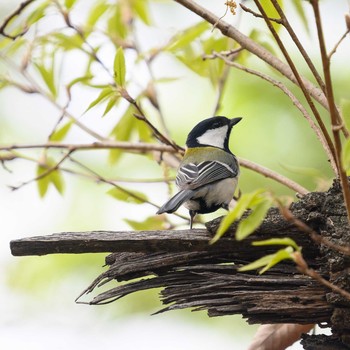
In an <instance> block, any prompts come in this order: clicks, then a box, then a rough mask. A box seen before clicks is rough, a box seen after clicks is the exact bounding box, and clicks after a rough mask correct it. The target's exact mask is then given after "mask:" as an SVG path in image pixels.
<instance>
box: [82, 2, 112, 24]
mask: <svg viewBox="0 0 350 350" xmlns="http://www.w3.org/2000/svg"><path fill="white" fill-rule="evenodd" d="M109 7H110V5H109V4H107V3H106V1H105V0H102V1H97V2H96V5H95V6H93V7H92V8H91V10H90V12H89V15H88V18H87V21H86V24H87V25H88V26H89V27H94V26H95V24H96V23H97V21H98V20H99V19H100V18H101V16H102V15H103V14H104V13H105V12H106V11H107V10H108V9H109Z"/></svg>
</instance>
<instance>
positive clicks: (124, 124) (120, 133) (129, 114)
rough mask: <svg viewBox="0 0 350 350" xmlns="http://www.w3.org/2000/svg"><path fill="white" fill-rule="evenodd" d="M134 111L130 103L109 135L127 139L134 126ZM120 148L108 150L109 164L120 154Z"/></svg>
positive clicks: (121, 139)
mask: <svg viewBox="0 0 350 350" xmlns="http://www.w3.org/2000/svg"><path fill="white" fill-rule="evenodd" d="M134 112H135V108H134V106H132V105H130V106H129V107H128V109H127V110H126V112H125V113H124V115H123V116H122V117H121V118H120V120H119V122H118V123H117V125H116V126H115V127H114V128H113V130H112V132H111V133H110V136H111V137H112V138H113V139H115V140H118V141H128V140H129V139H130V137H131V134H132V131H133V129H134V126H135V122H136V119H135V117H134V115H133V113H134ZM122 154H123V151H122V150H119V149H113V150H111V151H110V152H109V161H110V163H111V164H114V163H116V162H117V161H118V160H119V158H120V157H121V155H122Z"/></svg>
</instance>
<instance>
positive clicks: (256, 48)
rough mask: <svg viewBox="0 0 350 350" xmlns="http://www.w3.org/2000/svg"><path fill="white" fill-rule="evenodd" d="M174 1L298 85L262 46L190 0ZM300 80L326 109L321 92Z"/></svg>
mask: <svg viewBox="0 0 350 350" xmlns="http://www.w3.org/2000/svg"><path fill="white" fill-rule="evenodd" d="M174 1H175V2H177V3H179V4H180V5H182V6H184V7H186V8H187V9H189V10H190V11H191V12H193V13H195V14H197V15H198V16H200V17H202V18H203V19H204V20H206V21H207V22H209V23H211V24H212V25H215V23H216V28H218V29H219V30H220V31H221V32H222V34H223V35H225V36H228V37H230V38H232V39H233V40H235V41H237V42H238V43H239V44H240V45H241V46H242V48H244V49H246V50H248V51H249V52H251V53H252V54H254V55H256V56H257V57H259V58H260V59H261V60H263V61H264V62H266V63H268V64H269V65H270V66H271V67H273V68H275V69H276V70H277V71H278V72H280V73H281V74H282V75H283V76H285V77H286V78H287V79H289V80H290V81H292V82H293V83H295V84H298V83H299V82H298V80H297V79H296V77H295V75H294V73H293V71H292V70H291V68H290V67H289V66H288V65H287V64H285V63H284V62H282V61H281V60H280V59H278V58H277V57H275V56H274V55H272V54H271V53H270V52H269V51H268V50H266V49H265V48H264V47H263V46H261V45H259V44H258V43H256V42H255V41H254V40H252V39H250V38H249V37H247V36H246V35H244V34H243V33H241V32H240V31H239V30H237V29H236V28H235V27H233V26H231V25H230V24H228V23H227V22H225V21H223V20H220V19H219V18H218V17H217V16H215V15H214V14H213V13H211V12H210V11H208V10H207V9H205V8H204V7H202V6H200V5H198V4H197V3H195V2H194V1H192V0H174ZM301 80H302V83H303V84H304V85H305V88H306V89H307V90H308V91H309V93H310V95H311V96H312V97H313V98H314V99H315V100H316V101H318V102H319V103H320V104H321V105H322V106H323V107H324V108H326V109H328V103H327V99H326V97H325V95H324V94H323V92H322V90H320V89H319V88H317V87H316V86H314V85H313V84H312V83H311V82H310V81H308V80H307V79H305V78H302V77H301Z"/></svg>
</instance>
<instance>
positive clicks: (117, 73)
mask: <svg viewBox="0 0 350 350" xmlns="http://www.w3.org/2000/svg"><path fill="white" fill-rule="evenodd" d="M113 67H114V80H115V82H116V84H117V85H118V86H121V87H124V85H125V73H126V67H125V57H124V51H123V48H122V47H119V49H118V50H117V53H116V55H115V58H114V65H113Z"/></svg>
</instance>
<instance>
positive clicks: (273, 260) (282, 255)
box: [238, 247, 293, 274]
mask: <svg viewBox="0 0 350 350" xmlns="http://www.w3.org/2000/svg"><path fill="white" fill-rule="evenodd" d="M292 253H293V248H292V247H286V248H284V249H280V250H278V251H277V252H276V253H274V254H269V255H266V256H263V257H262V258H260V259H258V260H255V261H253V262H252V263H250V264H248V265H245V266H242V267H240V268H239V269H238V271H240V272H243V271H250V270H256V269H259V268H260V267H263V266H264V268H263V269H262V270H260V271H259V274H262V273H264V272H266V271H267V270H269V269H270V268H271V267H273V266H274V265H276V264H278V263H279V262H281V261H283V260H287V259H293V257H292Z"/></svg>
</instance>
